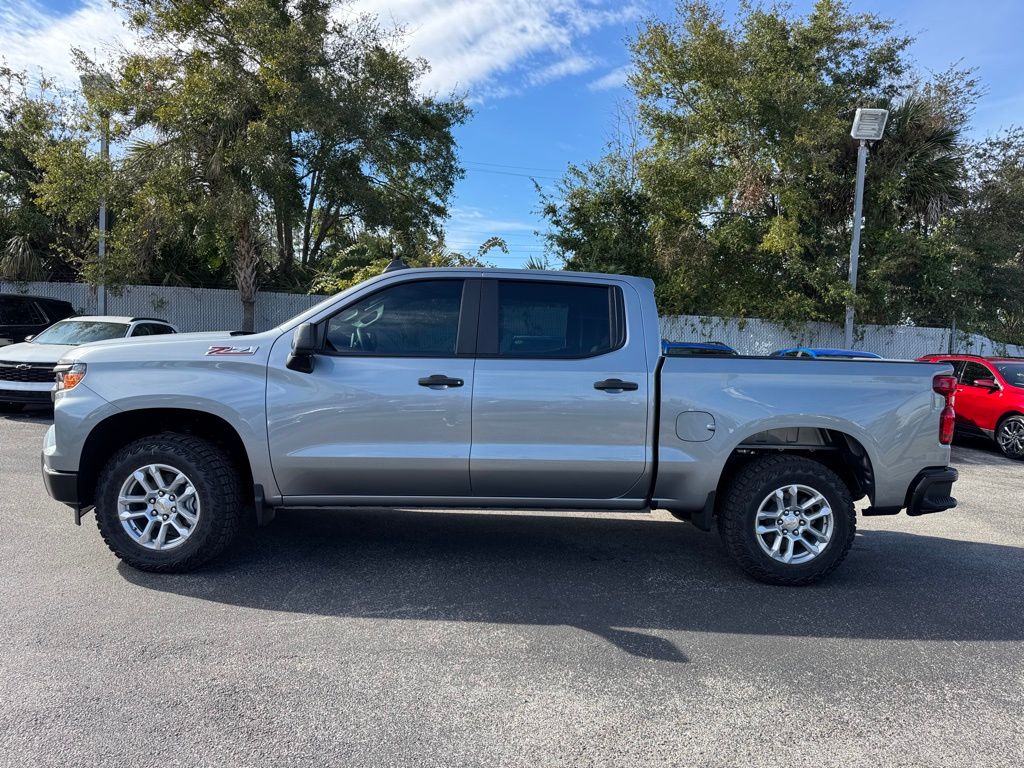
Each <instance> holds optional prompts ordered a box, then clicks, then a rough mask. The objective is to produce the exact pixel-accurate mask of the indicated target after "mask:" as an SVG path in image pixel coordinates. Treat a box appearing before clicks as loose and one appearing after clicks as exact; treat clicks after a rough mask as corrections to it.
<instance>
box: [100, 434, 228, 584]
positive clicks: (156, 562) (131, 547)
mask: <svg viewBox="0 0 1024 768" xmlns="http://www.w3.org/2000/svg"><path fill="white" fill-rule="evenodd" d="M241 513H242V492H241V484H240V482H239V477H238V472H237V471H236V469H235V467H234V466H233V465H232V463H231V461H230V459H229V458H228V456H227V455H226V454H225V453H224V451H223V450H221V449H220V448H219V447H218V446H216V445H214V444H213V443H211V442H209V441H207V440H204V439H202V438H199V437H196V436H194V435H182V434H176V433H162V434H159V435H153V436H151V437H144V438H142V439H140V440H136V441H135V442H133V443H130V444H129V445H127V446H125V447H124V448H122V449H121V450H120V451H118V452H117V453H116V454H114V456H113V457H112V458H111V459H110V461H108V462H107V464H106V466H105V467H104V468H103V471H102V472H101V473H100V477H99V482H98V483H97V487H96V523H97V525H98V526H99V529H100V534H101V535H102V536H103V540H104V541H106V543H107V546H108V547H110V549H111V550H112V551H113V552H114V554H115V555H117V556H118V557H119V558H121V559H122V560H123V561H124V562H125V563H127V564H128V565H131V566H132V567H134V568H138V569H140V570H143V571H156V572H160V573H180V572H184V571H189V570H192V569H193V568H196V567H198V566H200V565H202V564H203V563H205V562H206V561H207V560H209V559H210V558H212V557H214V556H216V555H217V554H219V553H220V552H221V551H222V550H223V549H224V548H225V547H226V546H227V545H228V544H229V543H230V542H231V540H232V539H233V538H234V537H235V534H236V533H237V532H238V528H239V521H240V518H241Z"/></svg>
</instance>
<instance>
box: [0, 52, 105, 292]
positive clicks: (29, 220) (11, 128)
mask: <svg viewBox="0 0 1024 768" xmlns="http://www.w3.org/2000/svg"><path fill="white" fill-rule="evenodd" d="M75 116H76V112H75V102H74V99H73V97H71V96H70V95H69V94H68V93H66V92H63V91H61V90H60V89H58V88H56V87H55V86H54V85H53V84H52V83H50V82H49V81H46V80H43V81H41V82H39V83H37V84H36V85H35V86H30V85H29V81H28V78H27V77H26V76H25V74H24V73H21V72H16V71H14V70H12V69H10V68H8V67H6V66H0V277H3V278H7V279H13V280H40V279H45V278H47V277H58V278H61V277H65V278H66V277H69V276H70V274H71V272H72V269H73V267H72V263H73V261H74V257H75V256H81V255H83V253H84V248H85V247H87V246H88V244H89V237H88V227H85V228H84V232H83V230H82V228H79V227H76V226H74V224H73V222H72V221H69V220H68V219H66V218H64V217H59V216H58V217H54V216H51V215H50V213H49V212H48V211H47V210H46V209H45V207H44V206H43V205H41V204H40V200H39V196H38V194H37V185H38V184H39V183H40V182H41V181H42V180H43V178H44V176H45V168H44V166H43V164H42V157H43V156H44V155H45V154H46V153H48V152H54V151H59V150H60V149H61V148H65V147H67V146H68V145H69V144H73V143H74V142H75V141H77V140H78V131H77V121H76V119H75Z"/></svg>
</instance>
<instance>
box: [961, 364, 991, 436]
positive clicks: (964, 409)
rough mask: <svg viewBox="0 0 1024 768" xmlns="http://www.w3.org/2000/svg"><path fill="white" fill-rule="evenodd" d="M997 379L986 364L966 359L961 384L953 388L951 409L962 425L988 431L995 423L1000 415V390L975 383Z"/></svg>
mask: <svg viewBox="0 0 1024 768" xmlns="http://www.w3.org/2000/svg"><path fill="white" fill-rule="evenodd" d="M986 379H987V380H991V381H998V380H997V379H996V375H995V373H993V372H992V370H991V369H990V368H989V367H988V366H987V365H985V364H983V363H979V362H975V361H973V360H969V361H967V364H966V365H965V366H964V368H963V370H962V371H961V372H960V383H959V385H958V386H957V388H956V401H955V402H954V405H953V408H954V410H955V411H956V415H957V419H958V421H960V423H961V426H966V427H967V428H968V429H971V430H972V431H973V430H977V431H979V432H986V433H991V432H992V430H994V429H995V428H996V422H997V421H998V420H999V417H1000V416H1002V415H1003V413H1004V408H1003V405H1002V403H1003V392H1002V390H1001V389H999V388H998V387H995V388H993V387H983V386H979V385H978V384H977V382H978V381H979V380H980V381H984V380H986Z"/></svg>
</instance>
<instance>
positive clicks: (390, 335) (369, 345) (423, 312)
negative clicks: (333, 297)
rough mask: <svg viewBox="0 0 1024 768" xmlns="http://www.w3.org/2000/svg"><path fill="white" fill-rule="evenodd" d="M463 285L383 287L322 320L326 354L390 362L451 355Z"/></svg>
mask: <svg viewBox="0 0 1024 768" xmlns="http://www.w3.org/2000/svg"><path fill="white" fill-rule="evenodd" d="M462 287H463V281H462V280H417V281H412V282H408V283H400V284H399V285H395V286H392V287H391V288H385V289H384V290H382V291H378V292H377V293H374V294H372V295H370V296H367V297H366V298H365V299H361V300H360V301H357V302H356V303H355V304H351V305H350V306H348V307H346V308H345V309H343V310H341V311H340V312H339V313H338V314H336V315H334V317H332V318H331V319H330V320H328V321H327V349H328V351H334V352H339V353H343V354H356V355H383V356H393V357H447V356H452V357H454V356H455V348H456V342H457V340H458V335H459V309H460V307H461V305H462Z"/></svg>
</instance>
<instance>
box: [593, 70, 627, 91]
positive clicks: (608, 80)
mask: <svg viewBox="0 0 1024 768" xmlns="http://www.w3.org/2000/svg"><path fill="white" fill-rule="evenodd" d="M632 73H633V67H632V65H631V64H623V65H622V66H621V67H616V68H615V69H613V70H612V71H611V72H608V73H607V74H604V75H602V76H601V77H599V78H597V80H594V81H593V82H591V83H588V84H587V88H588V89H590V90H591V91H610V90H611V89H612V88H621V87H622V86H624V85H625V84H626V81H627V80H628V79H629V76H630V75H631V74H632Z"/></svg>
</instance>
